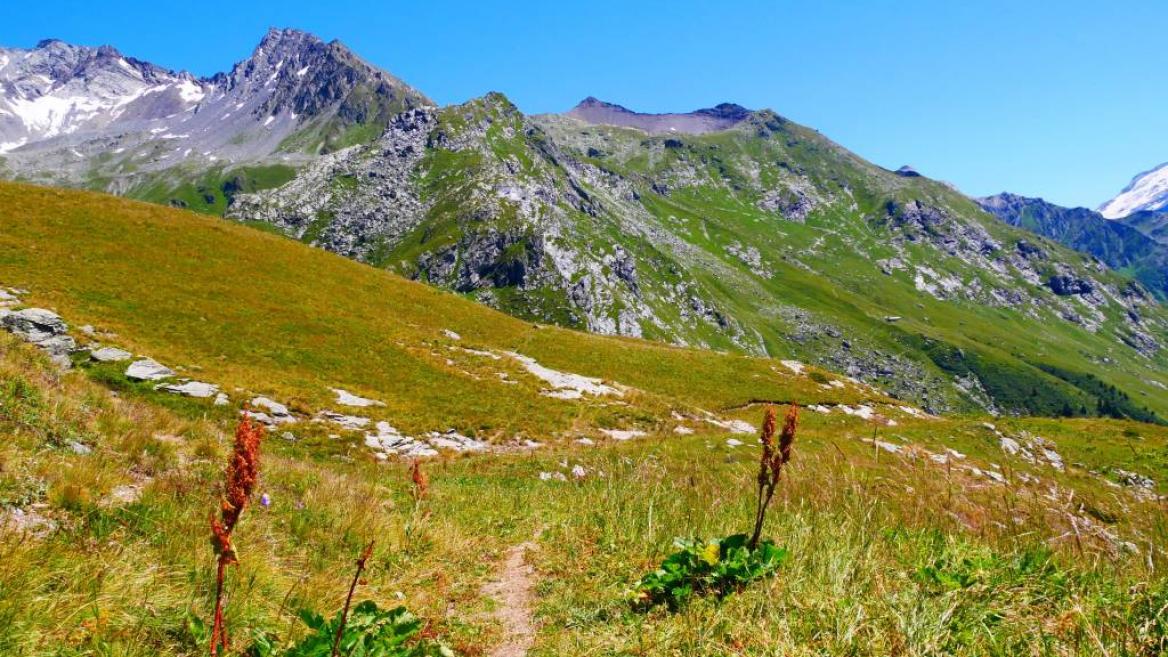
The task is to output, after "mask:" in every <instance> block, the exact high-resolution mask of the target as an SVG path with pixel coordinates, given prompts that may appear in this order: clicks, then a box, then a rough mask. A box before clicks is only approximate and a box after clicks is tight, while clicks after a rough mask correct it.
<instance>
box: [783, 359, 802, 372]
mask: <svg viewBox="0 0 1168 657" xmlns="http://www.w3.org/2000/svg"><path fill="white" fill-rule="evenodd" d="M779 362H780V363H782V365H783V367H785V368H787V369H789V370H791V371H792V372H794V373H795V374H802V373H803V367H804V365H803V363H800V362H799V361H797V360H781V361H779Z"/></svg>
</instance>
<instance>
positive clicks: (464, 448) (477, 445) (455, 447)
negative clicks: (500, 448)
mask: <svg viewBox="0 0 1168 657" xmlns="http://www.w3.org/2000/svg"><path fill="white" fill-rule="evenodd" d="M426 439H427V441H428V442H429V443H430V446H431V447H435V448H437V449H447V450H451V451H454V452H485V451H486V450H487V449H488V448H489V447H490V445H489V444H487V443H485V442H483V441H481V440H475V439H474V438H471V437H469V436H464V435H462V434H460V433H458V432H457V431H455V430H453V429H451V430H449V431H446V432H445V433H438V432H437V431H431V432H430V433H428V434H426Z"/></svg>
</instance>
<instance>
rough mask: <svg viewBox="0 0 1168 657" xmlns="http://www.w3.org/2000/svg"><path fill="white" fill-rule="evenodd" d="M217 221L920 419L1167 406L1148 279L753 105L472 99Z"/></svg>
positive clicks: (1165, 330) (527, 312)
mask: <svg viewBox="0 0 1168 657" xmlns="http://www.w3.org/2000/svg"><path fill="white" fill-rule="evenodd" d="M228 215H229V216H230V217H232V218H235V219H237V220H240V221H245V222H252V223H255V222H260V223H264V224H269V225H273V226H275V227H277V228H278V229H280V230H281V231H283V232H285V233H287V234H289V235H291V236H293V237H296V238H298V239H300V240H301V241H304V242H307V243H311V244H314V245H317V246H321V247H323V248H326V249H329V250H332V251H335V252H337V253H341V254H344V255H347V256H350V257H353V258H356V259H359V260H363V261H365V262H368V263H370V264H373V265H375V266H379V267H385V268H388V269H390V270H393V271H396V272H398V273H401V274H403V275H406V276H409V277H411V278H415V279H418V280H422V281H426V282H429V283H431V284H433V285H437V286H441V287H444V288H447V289H451V290H454V291H457V292H460V293H462V294H464V295H466V296H469V297H471V298H474V299H476V300H478V301H481V302H483V303H486V304H488V305H491V306H494V307H497V308H499V309H502V310H505V311H507V312H509V313H511V314H514V315H516V316H519V317H524V318H529V319H532V320H536V321H541V322H550V323H556V324H560V325H564V326H569V327H576V328H583V329H587V330H590V331H594V332H599V333H615V334H622V335H634V336H642V337H646V338H650V339H654V340H660V341H664V342H672V343H676V344H686V345H695V346H704V347H709V348H714V349H724V350H730V351H737V352H740V353H750V354H766V355H771V356H775V357H780V358H795V359H799V360H804V361H808V362H813V363H816V364H818V365H821V366H823V367H826V368H828V369H831V370H835V371H839V372H847V373H849V374H850V375H852V376H855V377H857V378H859V379H862V380H864V381H866V382H869V383H872V384H875V385H878V386H880V387H882V388H884V389H886V390H888V391H889V392H892V393H895V394H897V395H898V396H900V397H902V398H905V399H909V400H912V401H913V402H914V403H918V404H920V405H922V406H924V407H925V408H928V409H931V410H935V411H938V412H954V411H974V410H993V411H998V412H1004V413H1020V414H1042V415H1070V416H1090V415H1096V414H1100V413H1104V414H1114V413H1111V411H1112V410H1113V409H1114V408H1116V407H1115V406H1114V405H1113V404H1111V403H1110V402H1108V401H1106V400H1105V399H1104V398H1103V396H1101V395H1100V394H1099V393H1098V390H1099V389H1100V388H1106V389H1110V388H1111V387H1114V388H1115V389H1116V390H1117V391H1118V392H1117V393H1116V395H1117V399H1120V402H1119V404H1120V405H1121V406H1123V407H1124V408H1127V409H1129V410H1128V411H1124V412H1122V413H1119V415H1121V416H1124V417H1144V418H1150V417H1152V415H1153V414H1155V415H1158V416H1164V415H1165V414H1168V396H1165V395H1164V394H1162V392H1163V390H1164V388H1163V387H1160V386H1158V385H1157V383H1155V382H1158V383H1159V384H1162V385H1168V383H1166V382H1165V381H1164V379H1165V378H1166V377H1165V371H1166V370H1168V360H1166V355H1165V351H1164V349H1163V348H1162V345H1163V344H1164V343H1165V341H1166V340H1168V314H1166V313H1165V311H1164V309H1163V308H1162V306H1160V304H1159V303H1157V301H1156V300H1155V298H1154V297H1153V296H1152V294H1150V293H1149V292H1148V291H1147V290H1145V289H1144V288H1142V287H1141V286H1139V285H1138V284H1135V283H1133V282H1132V281H1131V280H1130V279H1127V278H1125V277H1124V276H1123V275H1121V274H1118V273H1115V272H1113V271H1110V270H1108V269H1107V268H1106V267H1103V266H1101V265H1099V264H1098V263H1096V262H1095V261H1093V260H1091V259H1090V258H1089V257H1087V256H1085V255H1083V254H1080V253H1077V252H1075V251H1072V250H1070V249H1068V248H1066V247H1064V246H1062V245H1060V244H1057V243H1055V242H1053V241H1051V240H1047V239H1043V238H1039V237H1036V236H1035V235H1033V234H1032V233H1029V232H1027V231H1024V230H1020V229H1017V228H1014V227H1012V226H1008V225H1005V224H1004V223H1002V222H1000V221H998V220H996V219H995V218H994V217H992V216H991V215H989V214H988V213H986V212H984V211H982V210H981V209H980V208H979V207H978V206H977V205H976V204H975V203H974V202H973V201H972V200H971V199H969V198H967V197H965V196H963V195H962V194H960V193H959V192H957V191H955V190H953V189H951V188H950V187H949V186H947V185H945V184H943V183H940V182H937V181H933V180H929V179H928V178H924V177H920V176H916V175H914V176H903V175H898V174H897V173H894V172H891V171H887V170H884V169H881V168H880V167H877V166H875V165H872V164H871V163H868V162H866V161H864V160H863V159H861V158H859V157H857V156H856V155H854V154H852V153H849V152H848V151H846V150H845V149H843V148H842V147H840V146H839V145H837V144H834V143H832V142H831V141H829V140H828V139H826V138H824V137H823V136H822V135H820V134H819V133H818V132H816V131H814V130H811V129H809V128H806V127H803V126H800V125H798V124H795V123H793V122H791V121H788V120H786V119H784V118H782V117H780V116H778V115H776V114H775V113H773V112H770V111H767V110H764V111H758V112H753V113H750V114H749V118H747V119H745V120H743V121H742V122H741V123H739V124H738V125H735V126H734V127H732V128H730V129H726V130H721V131H717V132H711V133H707V134H681V133H674V134H661V135H651V134H647V133H645V132H641V131H639V130H635V129H631V128H616V127H611V126H605V125H589V124H586V123H582V122H580V121H577V120H574V119H571V118H567V117H563V116H539V117H526V116H524V115H523V114H522V113H521V112H519V110H518V109H516V108H515V106H514V105H512V104H511V103H510V101H508V100H507V99H506V98H505V97H503V96H502V95H501V94H489V95H487V96H485V97H483V98H481V99H476V100H474V101H471V102H468V103H466V104H463V105H458V106H452V107H446V108H442V109H440V110H426V111H421V110H419V111H415V112H413V113H409V114H404V115H402V116H400V117H399V118H398V119H397V120H396V121H395V123H394V124H393V125H392V126H391V127H390V130H389V131H388V132H387V133H386V134H385V135H384V136H383V137H382V138H381V139H380V140H378V141H377V142H374V143H373V144H371V145H369V146H367V147H359V148H355V149H353V150H351V151H347V152H345V153H341V154H337V155H336V156H335V157H331V158H327V159H326V160H323V161H321V162H319V163H316V164H314V165H312V166H311V167H309V168H308V169H307V170H306V171H305V172H302V173H301V174H300V175H298V176H297V177H296V178H295V179H293V180H292V181H290V182H288V183H287V184H285V185H284V186H282V187H281V188H279V189H276V190H268V191H265V192H260V193H257V194H243V195H240V196H238V197H237V198H236V203H234V204H233V205H232V206H231V208H230V209H229V212H228ZM1054 372H1060V373H1068V376H1060V375H1057V374H1055V373H1054ZM1087 380H1090V381H1091V383H1089V384H1084V383H1083V382H1084V381H1087ZM1105 396H1106V395H1105Z"/></svg>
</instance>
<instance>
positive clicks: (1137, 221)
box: [1118, 210, 1168, 246]
mask: <svg viewBox="0 0 1168 657" xmlns="http://www.w3.org/2000/svg"><path fill="white" fill-rule="evenodd" d="M1118 221H1119V222H1120V223H1122V224H1124V225H1125V226H1131V227H1132V228H1135V229H1136V230H1138V231H1140V232H1141V233H1143V234H1145V235H1147V236H1148V237H1150V238H1152V239H1154V240H1156V241H1157V242H1159V243H1161V244H1163V245H1165V246H1168V211H1153V210H1141V211H1139V212H1133V213H1131V214H1129V215H1128V216H1126V217H1124V218H1122V219H1119V220H1118Z"/></svg>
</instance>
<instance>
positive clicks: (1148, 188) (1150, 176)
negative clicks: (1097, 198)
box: [1099, 162, 1168, 219]
mask: <svg viewBox="0 0 1168 657" xmlns="http://www.w3.org/2000/svg"><path fill="white" fill-rule="evenodd" d="M1166 207H1168V162H1165V163H1164V164H1161V165H1160V166H1158V167H1156V168H1154V169H1151V170H1150V171H1145V172H1143V173H1141V174H1139V175H1138V176H1136V177H1135V178H1133V179H1132V181H1131V182H1130V183H1128V186H1127V187H1124V188H1123V191H1122V192H1120V193H1119V195H1118V196H1116V197H1115V198H1113V199H1111V200H1110V201H1108V202H1106V203H1104V204H1103V205H1102V206H1100V207H1099V213H1100V214H1102V215H1103V216H1104V217H1106V218H1108V219H1122V218H1124V217H1126V216H1128V215H1130V214H1132V213H1135V212H1140V211H1142V210H1163V209H1165V208H1166Z"/></svg>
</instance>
